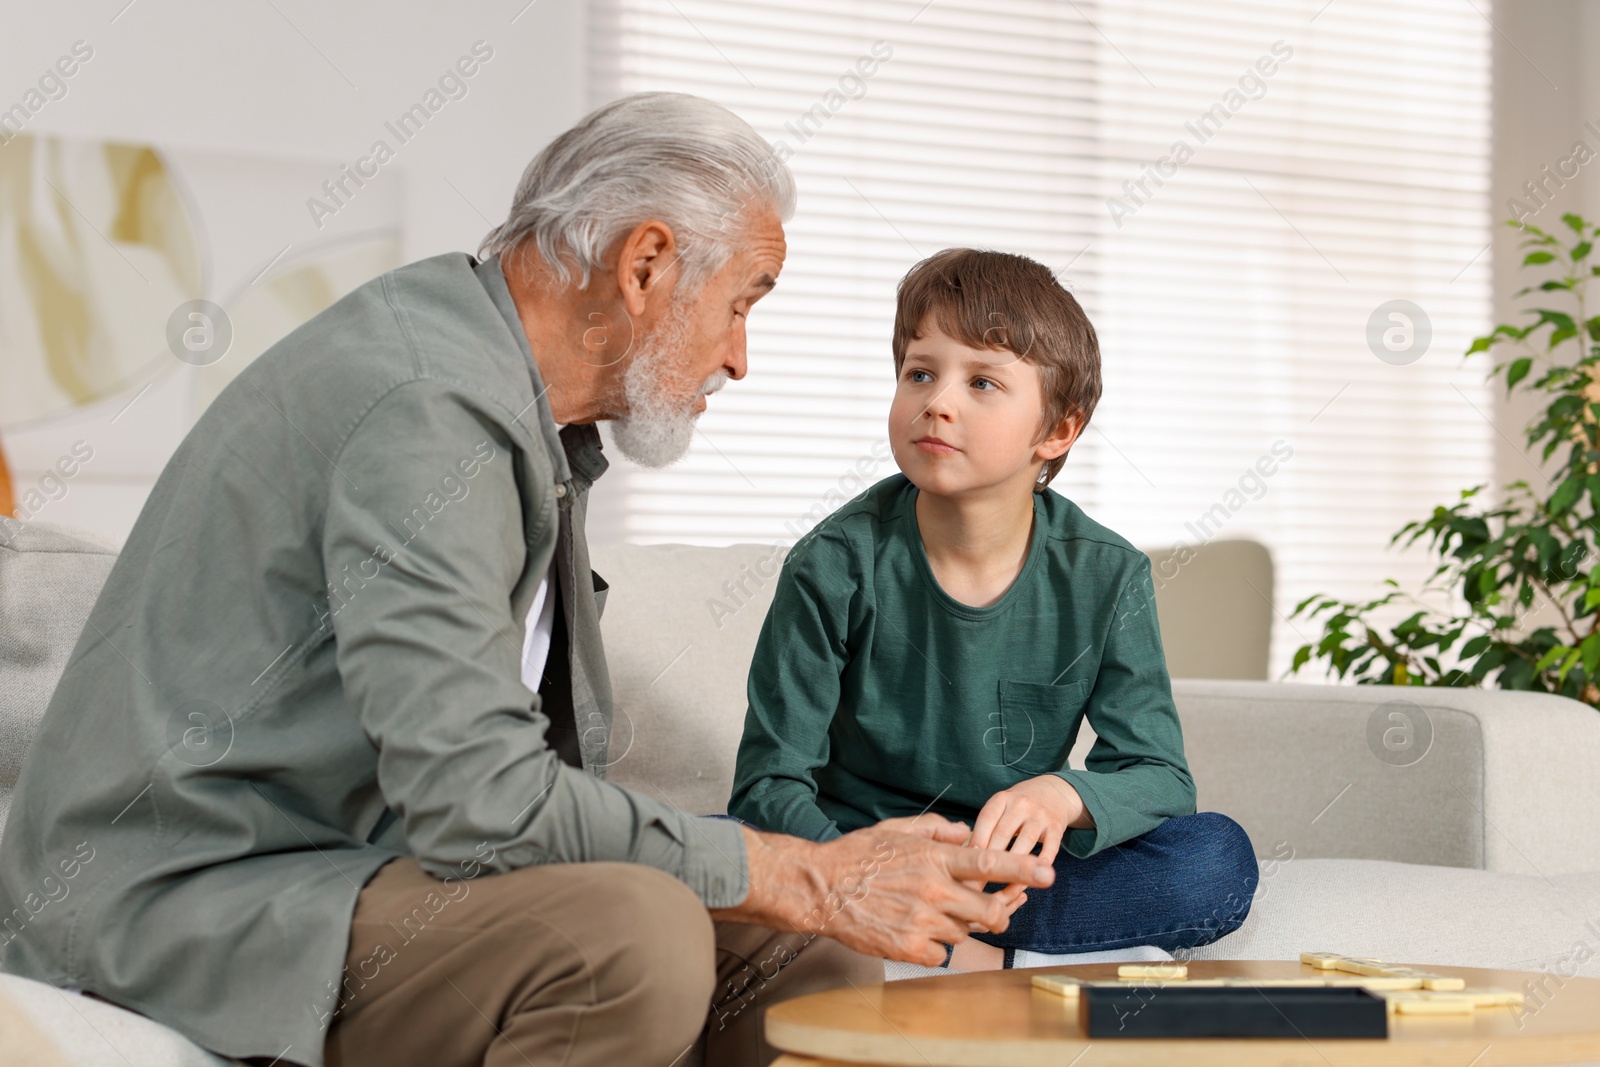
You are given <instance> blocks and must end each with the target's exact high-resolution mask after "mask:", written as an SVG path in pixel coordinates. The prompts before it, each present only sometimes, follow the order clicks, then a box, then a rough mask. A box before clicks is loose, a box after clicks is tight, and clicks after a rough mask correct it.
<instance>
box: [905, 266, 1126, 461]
mask: <svg viewBox="0 0 1600 1067" xmlns="http://www.w3.org/2000/svg"><path fill="white" fill-rule="evenodd" d="M929 315H932V316H933V322H934V325H936V326H937V327H938V328H939V331H940V332H941V333H943V334H945V335H946V336H947V337H950V338H951V339H953V340H955V341H959V342H960V343H961V344H964V345H966V346H967V347H968V348H987V349H994V350H1001V349H1003V350H1005V351H1009V352H1014V353H1016V355H1017V357H1018V358H1019V359H1022V360H1025V361H1027V362H1028V363H1031V364H1033V365H1034V366H1035V367H1037V368H1038V371H1039V387H1040V393H1041V395H1042V400H1043V408H1044V417H1043V419H1042V422H1041V426H1040V429H1039V433H1038V435H1037V436H1036V437H1035V439H1034V441H1035V443H1036V444H1037V443H1038V442H1040V441H1043V440H1044V439H1045V438H1046V437H1048V436H1050V434H1051V433H1052V432H1054V430H1055V428H1056V427H1057V426H1059V425H1060V424H1061V420H1062V419H1064V418H1067V417H1068V416H1074V415H1075V416H1077V417H1078V418H1079V419H1080V420H1081V426H1083V427H1087V426H1088V425H1089V417H1090V416H1091V415H1093V414H1094V409H1095V405H1096V404H1098V403H1099V402H1100V344H1099V341H1098V340H1096V338H1095V333H1094V326H1093V325H1091V324H1090V322H1089V317H1088V316H1087V315H1085V314H1084V313H1083V308H1081V307H1079V306H1078V302H1077V301H1076V300H1074V299H1073V297H1072V294H1071V293H1069V292H1067V291H1066V290H1065V289H1063V288H1062V287H1061V283H1060V282H1058V281H1056V277H1055V275H1054V274H1052V273H1051V272H1050V268H1049V267H1046V266H1045V265H1044V264H1043V263H1040V262H1038V261H1036V260H1032V259H1029V258H1028V257H1027V256H1017V255H1012V254H1010V253H1008V252H990V251H983V250H980V249H976V248H947V249H945V250H944V251H943V252H938V253H935V254H934V255H931V256H929V257H928V258H927V259H925V260H923V261H922V262H921V263H918V264H917V265H916V266H914V267H912V268H911V269H910V270H909V271H907V272H906V276H905V277H904V278H902V279H900V287H899V290H898V297H897V300H896V304H895V313H894V371H895V376H896V378H898V377H899V375H900V371H901V368H902V367H903V365H904V364H905V358H906V348H907V347H908V346H909V345H910V344H911V342H912V341H915V340H916V339H917V338H919V337H921V336H922V335H921V334H920V333H919V332H918V331H919V330H920V329H921V327H922V324H923V323H924V322H926V321H928V316H929ZM1079 432H1080V433H1081V432H1082V431H1081V429H1080V431H1079ZM1066 462H1067V456H1066V453H1062V454H1061V455H1060V456H1057V457H1056V458H1055V459H1053V460H1050V461H1048V462H1046V463H1045V465H1044V468H1043V470H1041V471H1040V472H1039V481H1038V482H1037V483H1036V484H1035V485H1034V487H1033V489H1034V492H1043V491H1044V487H1045V486H1047V485H1049V484H1050V481H1051V479H1053V478H1054V477H1055V476H1056V474H1057V473H1059V472H1060V470H1061V468H1062V466H1063V465H1064V464H1065V463H1066Z"/></svg>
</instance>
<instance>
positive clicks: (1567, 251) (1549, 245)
mask: <svg viewBox="0 0 1600 1067" xmlns="http://www.w3.org/2000/svg"><path fill="white" fill-rule="evenodd" d="M1561 219H1562V222H1563V223H1565V225H1566V226H1567V228H1568V229H1569V230H1571V231H1572V235H1571V237H1570V238H1569V237H1568V236H1567V235H1566V234H1559V235H1558V234H1555V233H1549V232H1547V231H1545V230H1541V229H1539V228H1537V227H1534V226H1527V225H1522V224H1519V223H1516V222H1512V223H1511V225H1513V226H1518V227H1519V228H1520V229H1521V230H1522V231H1523V232H1524V234H1525V235H1526V240H1525V241H1524V242H1523V247H1524V248H1527V249H1529V251H1528V252H1527V253H1526V255H1525V256H1524V257H1523V261H1522V263H1523V266H1524V267H1525V268H1544V269H1545V270H1549V269H1551V267H1552V265H1553V267H1554V269H1556V270H1558V271H1559V272H1560V273H1559V276H1558V277H1553V278H1550V279H1548V280H1546V281H1543V282H1541V283H1539V284H1537V285H1533V286H1529V287H1527V288H1525V289H1522V290H1521V291H1519V292H1518V294H1517V295H1518V296H1522V295H1524V294H1527V293H1531V292H1543V293H1550V294H1561V293H1564V294H1567V296H1566V298H1565V299H1560V302H1562V303H1566V304H1568V305H1569V310H1564V311H1563V310H1554V309H1549V308H1534V309H1532V310H1530V311H1529V312H1528V314H1530V315H1532V316H1534V320H1533V321H1531V322H1528V323H1526V324H1525V325H1522V326H1513V325H1507V324H1502V325H1499V326H1496V327H1495V328H1494V329H1493V330H1491V331H1490V332H1489V333H1488V334H1485V335H1484V336H1482V337H1479V338H1476V339H1475V340H1474V341H1473V342H1472V345H1471V347H1470V348H1468V349H1467V351H1466V356H1467V357H1470V356H1472V355H1473V354H1475V353H1479V352H1487V353H1490V354H1491V355H1492V356H1495V357H1501V356H1504V357H1505V358H1504V359H1503V361H1502V362H1497V363H1496V364H1495V366H1494V369H1493V370H1492V371H1491V373H1490V376H1491V377H1493V378H1499V377H1501V376H1503V377H1504V379H1505V384H1506V393H1507V395H1508V396H1509V395H1510V394H1511V392H1512V391H1514V390H1518V389H1521V390H1524V391H1533V392H1537V393H1541V394H1543V396H1544V397H1545V398H1547V399H1546V402H1545V405H1544V409H1543V411H1542V412H1541V413H1540V415H1539V416H1538V417H1537V418H1535V419H1534V420H1533V421H1532V422H1531V423H1530V424H1529V426H1528V429H1527V438H1528V447H1529V448H1530V449H1532V448H1533V447H1534V446H1536V445H1540V444H1541V443H1542V446H1543V447H1542V457H1541V458H1542V459H1544V460H1549V458H1550V457H1551V456H1552V455H1554V454H1555V453H1556V452H1557V451H1559V450H1562V449H1565V450H1566V454H1565V458H1564V460H1563V461H1562V467H1561V470H1560V473H1559V475H1558V476H1557V477H1555V478H1553V479H1552V480H1551V481H1550V483H1549V484H1548V485H1546V486H1543V487H1541V488H1535V487H1533V486H1530V485H1529V484H1528V482H1526V481H1516V482H1513V483H1511V484H1510V485H1509V486H1507V487H1506V499H1505V501H1504V503H1503V504H1501V505H1500V506H1497V507H1487V506H1484V505H1483V504H1481V502H1480V501H1479V500H1478V494H1479V493H1480V491H1481V490H1482V489H1483V488H1484V486H1482V485H1478V486H1474V487H1472V488H1471V489H1465V490H1463V491H1462V493H1461V499H1460V500H1459V501H1457V502H1456V503H1455V504H1454V505H1452V506H1450V507H1444V506H1439V507H1435V508H1434V509H1433V514H1432V515H1431V516H1430V517H1428V518H1426V519H1423V520H1420V521H1416V522H1409V523H1407V524H1406V525H1405V526H1403V527H1401V529H1400V530H1399V531H1398V532H1397V533H1395V535H1394V536H1393V537H1391V538H1390V540H1389V543H1390V544H1391V545H1393V544H1394V543H1396V542H1399V541H1404V543H1405V545H1406V546H1410V545H1412V544H1415V543H1416V542H1417V541H1419V540H1421V539H1423V538H1427V540H1428V547H1429V549H1430V550H1431V551H1432V552H1433V554H1435V555H1436V556H1438V558H1439V561H1440V562H1439V565H1438V567H1437V568H1436V569H1435V570H1434V571H1433V573H1432V574H1431V575H1430V576H1429V578H1428V580H1427V582H1426V583H1425V585H1424V591H1425V592H1427V593H1434V594H1441V593H1458V594H1459V595H1460V597H1461V599H1462V600H1463V601H1464V602H1465V610H1464V611H1456V612H1446V611H1441V610H1439V609H1437V608H1434V607H1431V606H1429V605H1427V604H1425V603H1423V602H1422V601H1421V600H1420V599H1419V598H1417V597H1413V596H1410V595H1409V594H1407V593H1406V592H1405V591H1404V590H1402V589H1401V588H1400V586H1399V583H1397V582H1395V581H1394V580H1393V579H1387V580H1386V581H1385V583H1384V584H1385V585H1387V586H1389V587H1390V588H1389V590H1388V591H1387V592H1385V593H1384V594H1383V595H1382V596H1379V597H1377V598H1375V599H1372V600H1368V601H1363V602H1353V601H1343V600H1339V599H1336V598H1334V597H1330V596H1326V595H1325V594H1321V593H1316V594H1313V595H1311V596H1309V597H1307V598H1306V599H1305V600H1303V601H1301V602H1300V603H1299V605H1297V606H1296V607H1295V610H1294V612H1293V614H1292V615H1291V616H1290V617H1291V618H1296V617H1306V618H1313V619H1315V618H1319V617H1320V618H1321V620H1322V624H1323V633H1322V636H1321V638H1320V639H1319V640H1318V641H1316V642H1315V644H1306V645H1302V646H1301V647H1300V648H1299V649H1298V650H1297V651H1296V652H1295V656H1294V662H1293V665H1292V666H1291V667H1290V668H1289V671H1288V672H1287V673H1290V674H1293V673H1297V672H1299V670H1300V669H1301V668H1302V667H1305V666H1306V665H1307V664H1308V663H1310V662H1312V661H1313V660H1316V661H1319V662H1324V663H1326V669H1327V670H1328V671H1329V672H1330V673H1333V674H1337V675H1338V676H1339V677H1340V678H1348V679H1353V680H1354V681H1356V682H1357V683H1361V684H1368V685H1379V684H1382V685H1453V686H1475V685H1484V684H1485V683H1493V684H1494V685H1495V686H1497V687H1499V688H1501V689H1527V690H1533V691H1535V692H1544V693H1560V694H1561V695H1563V696H1569V697H1573V698H1574V699H1577V700H1581V701H1583V702H1584V703H1586V704H1589V705H1591V706H1596V707H1600V566H1596V565H1595V563H1596V560H1595V553H1596V548H1597V545H1600V316H1596V317H1594V318H1590V317H1589V316H1588V311H1587V304H1586V301H1585V295H1586V290H1587V287H1588V285H1589V282H1590V281H1591V280H1593V278H1594V277H1595V276H1596V275H1600V266H1592V265H1591V264H1590V262H1589V260H1590V253H1591V252H1592V251H1593V241H1594V240H1595V239H1596V237H1597V236H1600V228H1597V227H1595V226H1592V225H1590V224H1589V222H1588V221H1587V220H1585V219H1583V218H1581V217H1580V216H1578V215H1573V214H1567V215H1563V216H1562V217H1561ZM1536 600H1539V601H1542V602H1544V603H1548V604H1549V605H1551V607H1552V610H1553V612H1554V614H1555V616H1556V619H1555V624H1554V625H1549V626H1539V627H1537V628H1535V629H1533V630H1531V631H1528V632H1522V631H1521V629H1520V628H1519V627H1518V620H1519V616H1520V615H1521V614H1522V613H1525V612H1526V611H1527V610H1528V609H1529V608H1531V607H1532V606H1533V605H1534V603H1535V601H1536ZM1406 601H1410V602H1412V603H1414V604H1415V605H1416V606H1417V610H1416V611H1414V612H1413V613H1412V614H1410V615H1408V616H1407V617H1406V618H1405V619H1403V620H1402V621H1400V622H1399V623H1396V624H1394V625H1392V626H1388V627H1384V626H1381V625H1379V624H1378V623H1376V622H1374V621H1373V619H1372V616H1373V615H1374V614H1375V613H1377V612H1379V611H1380V610H1384V609H1388V608H1389V606H1390V605H1391V604H1394V603H1396V602H1401V603H1404V602H1406ZM1391 617H1392V615H1391Z"/></svg>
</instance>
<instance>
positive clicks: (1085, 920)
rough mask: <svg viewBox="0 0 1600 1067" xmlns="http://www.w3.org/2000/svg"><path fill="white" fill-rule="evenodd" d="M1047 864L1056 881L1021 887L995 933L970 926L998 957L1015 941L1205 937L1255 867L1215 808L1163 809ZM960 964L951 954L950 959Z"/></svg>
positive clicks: (1165, 945)
mask: <svg viewBox="0 0 1600 1067" xmlns="http://www.w3.org/2000/svg"><path fill="white" fill-rule="evenodd" d="M1055 868H1056V880H1055V884H1054V885H1052V886H1050V887H1049V888H1048V889H1030V890H1029V891H1028V899H1027V901H1026V902H1025V903H1024V904H1023V905H1022V906H1021V907H1020V908H1018V909H1017V910H1016V911H1015V912H1014V913H1013V914H1012V916H1011V925H1010V926H1008V927H1007V928H1006V930H1005V932H1004V933H999V934H990V933H975V934H973V935H972V938H973V940H975V941H980V942H983V943H985V944H987V945H992V946H995V947H998V948H1001V949H1004V950H1005V965H1007V966H1009V965H1010V963H1011V957H1012V954H1013V953H1014V952H1015V950H1017V949H1028V950H1030V951H1033V952H1043V953H1050V954H1055V953H1065V952H1102V951H1107V950H1110V949H1119V948H1131V947H1133V946H1135V945H1154V946H1155V947H1157V948H1161V949H1165V950H1167V951H1168V952H1172V951H1175V950H1178V949H1185V948H1195V947H1197V946H1199V945H1207V944H1210V943H1211V942H1213V941H1215V940H1217V939H1218V938H1220V937H1223V936H1224V935H1226V934H1229V933H1232V932H1233V931H1234V930H1237V929H1238V928H1239V926H1240V924H1242V923H1243V922H1244V920H1245V916H1246V915H1247V914H1249V911H1250V901H1251V898H1252V897H1253V896H1254V895H1255V891H1256V883H1257V880H1258V879H1259V876H1260V868H1259V867H1258V866H1257V864H1256V858H1255V849H1254V848H1253V847H1252V846H1251V844H1250V838H1249V836H1248V835H1247V834H1246V833H1245V832H1244V829H1243V828H1242V827H1241V826H1240V825H1239V824H1238V823H1236V822H1234V821H1233V820H1232V819H1230V818H1228V817H1227V816H1226V815H1223V814H1220V813H1218V812H1214V811H1203V812H1199V813H1197V814H1194V815H1182V816H1177V817H1174V818H1170V819H1167V820H1166V821H1165V822H1163V823H1162V824H1161V825H1160V826H1157V827H1156V828H1155V829H1154V830H1151V831H1149V832H1148V833H1145V834H1141V835H1140V836H1138V837H1135V838H1133V839H1132V840H1129V841H1125V842H1123V843H1122V844H1120V845H1113V846H1112V847H1110V848H1106V849H1102V850H1101V851H1099V852H1097V853H1095V854H1094V855H1093V856H1090V857H1089V858H1087V859H1077V858H1076V857H1073V856H1069V855H1067V851H1066V849H1065V848H1063V849H1062V850H1061V851H1060V852H1059V853H1057V855H1056V863H1055ZM989 888H990V889H996V888H999V887H998V886H990V887H989ZM963 955H967V954H965V953H963ZM962 964H963V960H962V959H961V958H960V957H958V958H957V959H955V960H953V961H952V964H951V965H952V966H954V967H961V966H962Z"/></svg>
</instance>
